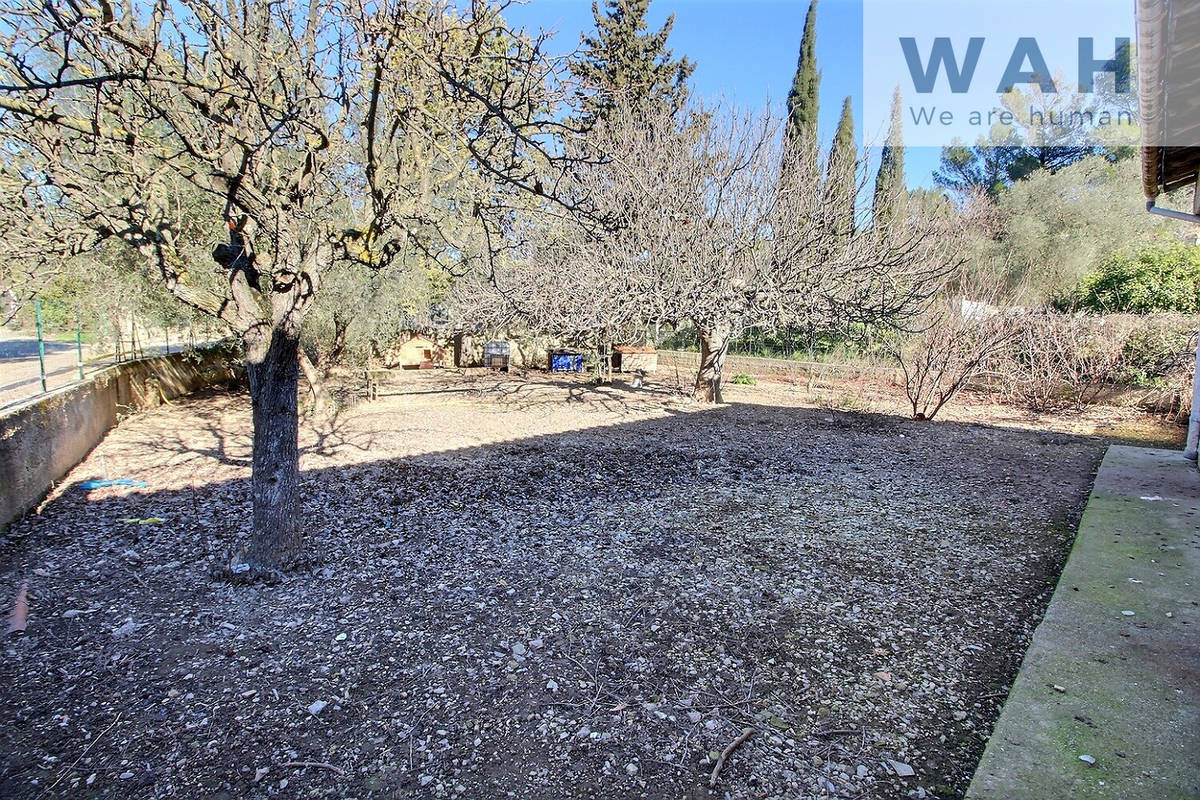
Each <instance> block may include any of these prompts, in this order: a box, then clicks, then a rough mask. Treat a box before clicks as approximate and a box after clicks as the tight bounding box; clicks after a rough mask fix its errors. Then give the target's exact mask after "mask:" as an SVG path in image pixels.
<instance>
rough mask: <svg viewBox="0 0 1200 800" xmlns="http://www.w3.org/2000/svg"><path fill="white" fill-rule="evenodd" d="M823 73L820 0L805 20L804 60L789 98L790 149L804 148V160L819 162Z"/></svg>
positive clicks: (787, 136)
mask: <svg viewBox="0 0 1200 800" xmlns="http://www.w3.org/2000/svg"><path fill="white" fill-rule="evenodd" d="M820 87H821V73H820V72H818V71H817V0H812V2H811V3H810V4H809V6H808V16H807V17H806V18H805V20H804V35H803V36H802V37H801V39H800V57H799V58H798V59H797V61H796V76H795V77H794V78H793V79H792V88H791V91H789V92H788V98H787V110H788V120H787V132H786V134H785V137H786V139H785V141H786V142H787V145H788V147H789V149H791V148H803V150H797V151H795V152H797V153H799V152H803V154H804V156H806V157H808V158H810V159H813V160H815V159H816V154H817V148H818V142H819V140H818V138H817V136H818V134H817V113H818V111H819V106H820V98H819V96H818V95H819V93H820Z"/></svg>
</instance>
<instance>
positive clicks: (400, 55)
mask: <svg viewBox="0 0 1200 800" xmlns="http://www.w3.org/2000/svg"><path fill="white" fill-rule="evenodd" d="M460 6H461V4H454V3H451V2H449V0H374V1H372V0H349V2H342V1H339V2H334V1H333V0H311V1H310V2H304V0H279V1H278V2H271V3H260V2H253V1H252V0H229V2H225V3H220V4H217V3H210V2H207V0H172V2H167V0H149V1H148V2H138V1H137V0H129V1H128V2H125V3H120V4H118V3H113V2H111V0H98V2H95V3H87V2H84V3H81V2H74V0H68V2H65V3H44V2H41V0H16V2H15V3H14V4H12V5H10V7H9V9H8V14H7V18H6V22H5V23H4V26H3V28H0V34H2V36H0V38H2V39H3V45H4V53H3V55H2V56H0V136H3V138H4V141H5V146H6V155H5V157H4V161H3V164H2V165H0V166H2V169H3V174H4V178H3V180H4V181H5V182H6V184H7V186H8V187H11V188H13V189H14V197H16V196H20V197H22V198H24V200H25V203H26V206H27V207H28V208H27V210H28V211H30V213H27V214H25V217H26V219H25V220H24V221H25V226H24V227H21V228H20V230H21V231H23V232H25V231H27V232H29V234H30V238H31V241H30V242H29V246H30V247H31V252H33V253H35V254H36V253H38V252H41V250H40V248H42V247H45V246H46V245H45V244H44V243H43V244H41V245H39V244H38V243H37V242H38V241H40V240H41V239H43V238H44V239H45V240H46V242H50V243H52V244H51V245H50V246H52V247H60V248H68V249H71V250H73V251H76V252H78V251H82V250H86V249H87V248H88V247H91V246H93V245H94V243H95V242H97V241H99V240H101V239H105V238H117V239H120V240H121V241H123V242H125V243H126V244H127V245H129V246H130V247H131V248H133V249H134V250H135V251H136V252H137V253H139V254H140V256H141V257H142V258H143V260H144V263H145V264H146V265H147V268H148V269H150V270H152V271H153V272H155V273H156V274H157V275H158V276H159V278H160V279H161V280H162V281H163V282H164V284H165V285H166V286H167V287H168V288H169V289H170V291H171V292H172V293H173V294H174V295H175V296H176V297H177V298H179V299H180V300H181V301H183V302H184V303H186V304H188V305H190V306H192V307H194V308H196V309H200V310H202V311H204V312H206V313H208V314H211V315H212V316H213V317H215V318H217V319H219V320H221V321H223V322H224V323H225V324H227V325H228V326H229V327H230V328H231V329H232V330H233V331H234V332H235V333H236V334H237V335H238V336H240V337H241V339H242V341H243V342H244V345H245V353H246V360H247V366H248V371H249V377H250V393H251V399H252V406H253V417H254V431H255V437H254V453H253V479H252V485H253V499H254V527H253V536H252V538H251V541H250V544H249V547H248V549H247V552H246V553H245V560H244V562H239V563H238V564H235V569H236V570H241V569H246V568H249V569H251V570H254V571H256V572H265V573H274V572H275V571H277V570H279V569H282V568H286V567H287V566H288V565H289V564H290V563H292V562H293V561H294V560H295V559H296V558H297V557H298V556H299V555H300V554H301V551H302V535H301V530H300V522H299V520H300V515H299V513H298V512H299V504H300V496H299V490H298V453H297V381H298V366H297V364H298V358H297V356H298V347H299V342H300V330H301V325H302V323H303V321H304V318H305V315H306V313H307V311H308V310H309V308H310V307H311V305H312V303H313V300H314V298H315V297H316V296H317V293H318V292H319V291H320V287H321V283H322V280H323V278H324V276H325V275H326V274H327V273H328V271H329V270H331V269H334V268H336V267H337V266H338V265H339V264H345V263H352V262H358V263H361V264H365V265H368V266H370V267H372V268H375V269H383V268H386V267H387V266H388V265H390V264H392V263H395V262H397V260H398V259H401V258H403V257H404V256H405V254H408V253H412V252H414V251H416V252H420V253H423V254H424V255H425V256H426V257H427V258H428V259H429V260H430V261H431V262H432V263H435V264H438V265H441V266H443V267H445V268H447V269H451V270H455V271H460V272H462V271H466V270H468V269H470V268H472V266H473V265H474V264H475V262H479V261H486V260H487V259H488V258H489V257H490V256H491V255H492V254H493V253H494V251H495V250H496V246H495V245H494V243H495V242H498V241H503V237H504V235H505V234H504V231H505V229H506V227H507V226H508V225H509V224H510V222H509V221H510V219H511V216H512V213H513V209H514V208H515V207H517V206H520V205H521V204H522V203H523V201H522V200H521V198H522V196H523V195H548V194H553V192H554V186H555V184H556V182H557V180H558V177H559V176H560V175H561V166H562V157H561V156H560V155H556V153H561V148H559V147H557V146H556V145H555V144H554V138H555V137H557V136H559V135H560V134H561V133H562V132H563V127H562V123H560V122H558V121H557V117H556V116H555V109H556V108H557V102H558V95H559V86H558V83H557V81H556V79H555V74H556V70H557V65H556V63H555V62H552V61H551V60H549V59H548V58H546V57H545V55H544V54H543V52H542V42H541V40H540V39H531V38H529V37H526V36H524V35H522V34H519V33H515V32H513V31H511V30H509V29H508V28H507V27H506V26H505V24H504V22H503V20H502V19H501V17H500V14H499V11H500V6H497V5H492V4H488V3H485V2H482V0H475V1H474V2H472V3H471V4H470V5H469V8H468V9H466V10H460ZM176 181H184V182H187V183H189V184H191V185H192V186H194V187H196V188H197V189H199V190H200V191H201V192H202V193H204V194H205V195H206V196H208V197H210V198H212V199H213V201H214V205H215V206H216V207H217V208H219V209H220V216H219V217H217V216H216V215H214V219H213V220H212V225H211V229H212V231H213V241H212V245H213V246H212V248H211V255H212V258H213V259H214V260H215V263H216V268H215V269H214V266H213V263H212V262H211V261H209V262H207V263H203V262H201V261H200V260H198V259H194V258H190V257H189V256H188V253H187V249H186V247H185V244H186V243H184V242H181V241H180V239H179V233H178V232H179V226H178V223H177V220H176V219H175V218H174V216H173V214H172V202H173V200H172V197H173V195H172V184H173V182H176ZM544 187H549V188H548V189H546V188H544ZM29 220H35V221H36V223H37V224H38V225H41V226H44V228H45V230H38V229H36V228H31V227H29V225H30V224H31V223H30V222H29ZM21 221H22V220H17V222H18V224H19V223H20V222H21ZM218 228H219V229H220V230H221V231H223V233H222V234H221V237H222V238H224V241H217V239H218Z"/></svg>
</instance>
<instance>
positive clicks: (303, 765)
mask: <svg viewBox="0 0 1200 800" xmlns="http://www.w3.org/2000/svg"><path fill="white" fill-rule="evenodd" d="M279 766H280V768H281V769H282V768H285V767H292V768H294V769H308V768H310V767H311V768H313V769H327V770H329V771H330V772H335V773H337V774H338V775H345V774H346V772H345V770H343V769H342V768H341V767H335V766H334V765H333V764H326V763H325V762H324V761H285V762H284V763H282V764H280V765H279Z"/></svg>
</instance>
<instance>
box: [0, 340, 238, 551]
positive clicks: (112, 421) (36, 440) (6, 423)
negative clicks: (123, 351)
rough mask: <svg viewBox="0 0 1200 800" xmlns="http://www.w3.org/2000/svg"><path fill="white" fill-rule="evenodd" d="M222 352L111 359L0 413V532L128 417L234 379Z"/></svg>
mask: <svg viewBox="0 0 1200 800" xmlns="http://www.w3.org/2000/svg"><path fill="white" fill-rule="evenodd" d="M235 369H236V366H235V362H234V360H233V359H232V358H231V356H230V353H229V351H228V350H225V349H212V350H201V351H195V352H191V353H172V354H170V355H164V356H156V357H154V358H146V359H141V360H139V361H131V362H128V363H125V364H117V365H116V366H113V367H110V368H108V369H106V370H104V371H103V372H100V373H98V374H97V375H95V376H94V377H92V378H91V379H89V380H88V381H86V382H83V383H78V384H75V385H74V386H68V387H64V388H63V389H59V390H57V391H54V392H51V393H50V394H48V395H45V396H44V397H41V398H39V399H37V400H30V401H28V402H26V403H23V404H21V405H18V406H15V407H14V408H12V409H9V410H7V411H5V412H3V413H0V529H6V528H7V527H8V525H9V523H11V522H12V521H13V520H15V519H17V518H18V517H20V516H21V515H22V514H24V513H25V512H26V511H29V510H30V509H32V508H34V507H35V506H36V505H37V504H38V503H39V502H41V500H42V498H43V497H45V496H46V493H47V492H49V491H50V490H51V489H52V488H53V487H54V485H55V484H56V483H57V482H58V481H59V480H61V479H62V477H63V476H64V475H66V474H67V473H68V472H70V471H71V469H72V468H73V467H74V466H75V465H76V464H78V463H79V462H80V461H82V460H83V458H84V457H85V456H86V455H87V454H88V453H90V452H91V450H92V448H94V447H95V446H96V445H97V444H99V443H100V440H101V439H103V438H104V435H105V434H106V433H108V431H109V429H110V428H112V427H113V426H115V425H116V424H117V422H118V421H119V420H120V419H122V418H124V417H126V416H128V415H129V414H131V413H133V412H135V411H140V410H142V409H145V408H152V407H154V406H157V405H160V404H161V403H162V402H163V400H164V398H165V399H167V400H172V399H174V398H176V397H180V396H182V395H185V394H189V393H190V392H194V391H196V390H198V389H203V388H205V387H207V386H212V385H215V384H218V383H222V382H226V381H229V380H231V379H233V378H234V377H235Z"/></svg>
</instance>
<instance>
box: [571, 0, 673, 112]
mask: <svg viewBox="0 0 1200 800" xmlns="http://www.w3.org/2000/svg"><path fill="white" fill-rule="evenodd" d="M649 7H650V0H605V2H604V10H603V12H601V10H600V7H599V5H598V3H597V2H596V0H593V2H592V16H593V17H594V18H595V20H596V33H595V35H592V36H589V35H586V34H585V35H584V36H583V37H582V39H581V42H582V48H581V50H582V52H581V54H580V56H579V57H578V58H575V59H572V60H571V62H570V65H571V72H572V73H574V75H575V76H576V77H577V78H579V79H580V81H581V82H582V83H583V89H582V91H581V92H580V101H581V105H582V110H583V121H584V122H585V123H587V124H591V123H594V122H596V121H597V120H600V119H603V118H604V117H605V116H607V115H608V114H609V113H611V111H612V109H613V108H614V107H615V106H616V104H617V103H618V102H619V101H620V100H621V99H623V100H624V101H625V102H626V103H628V105H629V107H630V108H631V109H634V110H636V109H639V108H648V107H653V106H654V105H655V104H658V103H663V104H666V105H667V106H668V107H669V108H670V109H671V111H672V113H675V112H678V111H679V110H680V109H682V108H683V106H684V104H685V103H686V102H687V93H688V87H687V82H688V79H689V78H691V76H692V73H693V72H694V71H695V69H696V65H695V64H693V63H692V62H691V61H688V60H687V58H681V59H678V60H676V59H674V58H673V57H672V55H673V54H672V52H671V51H670V50H669V49H668V48H667V37H669V36H670V34H671V29H672V27H674V25H675V16H674V15H673V14H672V15H671V16H670V17H668V18H667V21H666V23H665V24H664V25H663V26H662V28H661V29H660V30H658V31H657V32H652V31H650V30H649V28H648V26H647V24H646V13H647V11H648V10H649Z"/></svg>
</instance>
